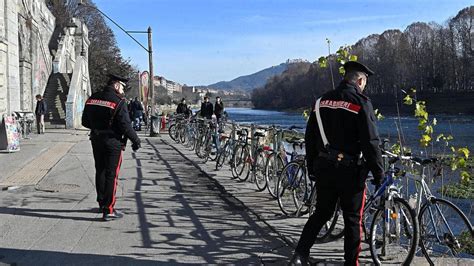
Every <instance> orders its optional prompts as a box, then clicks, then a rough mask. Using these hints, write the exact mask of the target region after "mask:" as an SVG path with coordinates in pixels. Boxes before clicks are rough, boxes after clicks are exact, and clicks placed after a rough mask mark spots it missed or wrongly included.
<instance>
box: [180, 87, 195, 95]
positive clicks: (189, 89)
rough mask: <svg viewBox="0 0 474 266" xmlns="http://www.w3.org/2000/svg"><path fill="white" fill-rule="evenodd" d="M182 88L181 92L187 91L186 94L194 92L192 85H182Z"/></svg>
mask: <svg viewBox="0 0 474 266" xmlns="http://www.w3.org/2000/svg"><path fill="white" fill-rule="evenodd" d="M182 90H183V93H187V94H190V93H196V88H195V87H194V86H187V85H183V87H182Z"/></svg>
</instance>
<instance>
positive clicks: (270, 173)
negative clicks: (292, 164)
mask: <svg viewBox="0 0 474 266" xmlns="http://www.w3.org/2000/svg"><path fill="white" fill-rule="evenodd" d="M283 166H284V161H283V159H282V158H281V157H280V156H279V155H278V153H276V152H273V153H272V154H270V156H269V157H268V159H267V163H266V165H265V179H266V183H267V189H268V193H270V195H272V197H273V198H275V199H276V198H278V196H277V186H278V178H279V177H280V174H281V171H282V170H283Z"/></svg>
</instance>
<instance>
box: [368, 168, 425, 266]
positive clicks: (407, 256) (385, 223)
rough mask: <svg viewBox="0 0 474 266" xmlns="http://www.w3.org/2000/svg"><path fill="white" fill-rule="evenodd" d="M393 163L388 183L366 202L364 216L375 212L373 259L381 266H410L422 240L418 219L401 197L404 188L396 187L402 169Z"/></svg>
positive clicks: (371, 246) (370, 238)
mask: <svg viewBox="0 0 474 266" xmlns="http://www.w3.org/2000/svg"><path fill="white" fill-rule="evenodd" d="M393 163H394V161H391V162H390V165H391V166H390V169H389V170H388V171H387V172H386V175H385V181H384V182H383V184H382V185H381V186H380V188H379V189H378V190H376V191H375V192H374V194H372V195H371V196H370V198H369V199H368V200H367V201H366V204H365V207H364V210H363V211H364V215H366V214H372V213H373V219H372V222H371V224H370V231H369V246H370V254H371V257H372V260H373V261H374V262H375V264H377V265H381V264H382V263H394V264H398V265H409V264H410V263H411V261H412V260H413V258H414V256H415V252H416V249H417V246H418V241H419V224H418V219H417V216H416V213H415V211H414V210H413V209H412V208H411V207H410V205H409V204H408V202H407V201H406V200H405V199H403V198H402V197H401V196H400V192H399V191H400V187H397V186H396V185H395V181H394V178H395V176H396V174H397V173H398V172H399V169H396V168H395V167H394V166H393ZM363 222H364V220H363ZM365 228H366V226H365V224H364V225H363V229H365ZM366 237H367V234H366Z"/></svg>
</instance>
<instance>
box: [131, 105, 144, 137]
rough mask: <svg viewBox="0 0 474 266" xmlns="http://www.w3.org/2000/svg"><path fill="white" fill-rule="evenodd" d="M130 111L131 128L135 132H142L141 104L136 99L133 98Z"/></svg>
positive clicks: (142, 109)
mask: <svg viewBox="0 0 474 266" xmlns="http://www.w3.org/2000/svg"><path fill="white" fill-rule="evenodd" d="M131 110H132V121H133V128H134V129H135V130H137V131H140V130H142V120H143V111H144V108H143V104H142V103H141V102H140V100H138V97H135V100H134V101H133V102H132V103H131Z"/></svg>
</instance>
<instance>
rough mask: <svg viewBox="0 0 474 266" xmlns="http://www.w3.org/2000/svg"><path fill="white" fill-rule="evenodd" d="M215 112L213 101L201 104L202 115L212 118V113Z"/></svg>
mask: <svg viewBox="0 0 474 266" xmlns="http://www.w3.org/2000/svg"><path fill="white" fill-rule="evenodd" d="M213 113H214V108H213V106H212V103H210V102H207V103H206V102H203V103H202V104H201V116H202V117H205V118H209V119H210V118H211V117H212V114H213Z"/></svg>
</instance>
